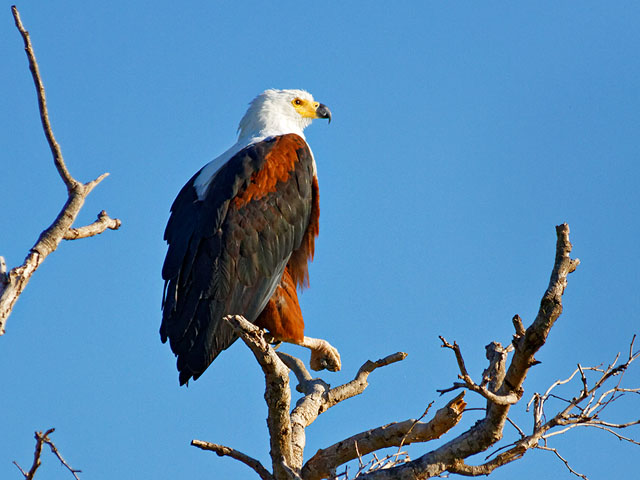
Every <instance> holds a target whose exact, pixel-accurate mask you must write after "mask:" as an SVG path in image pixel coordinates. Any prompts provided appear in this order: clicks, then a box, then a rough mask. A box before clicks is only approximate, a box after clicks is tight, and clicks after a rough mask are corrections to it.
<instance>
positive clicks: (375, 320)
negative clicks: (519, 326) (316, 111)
mask: <svg viewBox="0 0 640 480" xmlns="http://www.w3.org/2000/svg"><path fill="white" fill-rule="evenodd" d="M10 5H11V4H10V3H6V2H5V3H4V4H3V7H2V8H0V45H1V47H0V49H1V50H0V51H1V56H0V58H1V59H2V60H1V62H2V67H1V71H2V73H1V75H0V82H1V85H2V91H3V92H4V95H2V96H0V145H1V149H0V151H1V154H0V162H1V163H0V165H1V166H2V168H1V170H0V172H1V175H0V178H1V179H2V190H3V195H2V197H3V201H2V204H1V206H0V218H1V219H2V227H1V229H0V255H3V256H4V257H5V258H6V260H7V263H8V265H9V266H10V267H13V266H16V265H18V264H19V263H21V262H22V260H23V258H24V256H25V255H26V254H27V252H28V249H29V248H30V247H31V246H32V245H33V243H34V242H35V240H36V238H37V236H38V235H39V233H40V232H41V231H42V230H43V229H44V227H46V226H47V225H49V223H50V222H51V221H52V220H53V218H54V217H55V215H56V214H57V213H58V211H59V209H60V208H61V206H62V204H63V203H64V200H65V189H64V186H63V184H62V182H61V181H60V180H59V178H58V177H57V173H56V171H55V169H54V167H53V164H52V161H51V156H50V153H49V150H48V147H47V145H46V141H45V139H44V136H43V134H42V131H41V127H40V125H39V118H38V113H37V105H36V99H35V92H34V89H33V84H32V80H31V77H30V74H29V71H28V67H27V62H26V57H25V55H24V52H23V48H22V40H21V38H20V37H19V35H18V32H17V31H16V29H15V27H14V25H13V19H12V17H11V13H10ZM18 8H19V10H20V12H21V14H22V18H23V21H24V23H25V25H26V27H27V28H28V29H29V30H30V32H31V36H32V41H33V43H34V46H35V50H36V55H37V57H38V61H39V64H40V69H41V73H42V76H43V79H44V82H45V86H46V89H47V96H48V102H49V108H50V114H51V121H52V124H53V128H54V132H55V134H56V136H57V139H58V141H59V142H60V144H61V146H62V151H63V154H64V156H65V159H66V161H67V165H68V167H69V168H70V170H71V172H72V174H73V175H74V176H75V177H76V178H78V179H80V180H83V181H88V180H91V179H93V178H95V177H97V176H98V175H99V174H101V173H103V172H105V171H108V172H110V173H111V176H110V177H109V178H108V179H106V180H105V181H104V182H103V183H102V184H101V185H100V186H99V187H98V188H97V189H96V190H94V192H93V193H92V194H91V195H90V197H89V199H88V201H87V203H86V205H85V207H84V209H83V211H82V212H81V215H80V219H79V222H78V224H79V225H84V224H87V223H90V222H92V221H93V220H94V218H95V215H96V214H97V213H98V212H99V211H100V210H102V209H106V210H107V212H108V213H109V214H110V215H111V216H113V217H118V218H120V219H121V220H122V221H123V226H122V228H121V230H120V231H118V232H107V233H105V234H103V235H101V236H99V237H96V238H92V239H86V240H80V241H74V242H67V243H64V244H62V245H61V247H60V249H59V250H58V251H57V252H55V253H54V254H53V255H51V256H50V257H49V258H48V259H47V260H46V262H45V263H44V264H43V265H42V267H41V268H40V270H39V271H38V272H37V273H36V275H35V276H34V277H33V279H32V281H31V283H30V284H29V285H28V287H27V290H26V291H25V293H24V294H23V296H22V297H21V298H20V300H19V302H18V304H17V306H16V308H15V310H14V312H13V314H12V316H11V317H10V319H9V322H8V326H7V327H8V328H7V333H6V335H5V336H4V337H3V338H0V343H1V344H2V345H1V348H0V364H1V365H3V367H4V368H3V369H2V389H1V390H2V405H3V406H2V411H3V415H2V416H1V419H0V477H1V478H20V474H19V472H18V471H17V469H16V468H15V467H14V466H13V465H12V464H11V462H12V461H13V460H16V461H18V462H19V463H20V464H21V465H22V466H23V467H27V466H29V465H30V462H31V459H32V453H33V443H34V442H33V438H32V434H33V431H34V430H36V429H46V428H48V427H50V426H55V427H56V428H57V431H56V433H55V434H54V437H53V438H54V440H55V441H56V443H57V445H58V446H59V448H60V449H61V451H62V452H63V454H64V455H65V456H66V458H67V460H68V461H69V462H70V463H71V465H73V466H74V467H75V468H79V469H82V470H83V472H84V475H83V477H82V478H86V479H111V478H140V477H143V478H157V479H169V478H238V479H244V478H247V479H248V478H253V476H252V473H251V472H250V471H249V470H248V469H247V468H246V467H244V466H243V465H240V464H239V463H237V462H235V461H233V460H230V459H223V458H218V457H217V456H215V455H213V454H207V453H205V452H201V451H199V450H196V449H194V448H193V447H190V446H189V442H190V440H191V439H193V438H198V439H201V440H208V441H212V442H216V443H222V444H226V445H229V446H232V447H235V448H238V449H239V450H241V451H243V452H245V453H247V454H249V455H252V456H254V457H256V458H258V459H260V460H261V461H262V462H263V463H265V464H269V458H268V440H267V436H266V424H265V421H264V419H265V417H266V408H265V406H264V403H263V399H262V396H263V379H262V377H261V374H260V371H259V368H258V366H257V364H256V363H255V361H254V360H253V358H252V356H251V354H250V353H249V351H248V350H247V349H246V348H245V347H244V346H243V345H242V344H240V343H238V344H235V345H234V346H233V347H232V348H230V349H229V350H228V351H226V352H224V353H223V354H222V355H221V356H220V357H219V358H218V359H217V360H216V362H215V363H214V364H213V365H212V367H210V369H209V370H207V372H206V374H205V375H204V376H203V377H202V378H201V379H200V380H198V381H197V382H194V383H192V384H191V385H190V386H189V388H188V389H187V388H179V387H178V383H177V372H176V370H175V360H174V358H173V355H172V354H171V352H170V350H169V348H168V346H167V345H162V344H161V343H160V339H159V335H158V332H157V330H158V328H159V324H160V299H161V293H162V281H161V279H160V268H161V265H162V261H163V258H164V254H165V251H166V249H165V245H164V243H163V241H162V233H163V229H164V226H165V224H166V221H167V218H168V210H169V206H170V205H171V202H172V201H173V198H174V197H175V195H176V194H177V192H178V191H179V189H180V187H181V186H182V185H183V184H184V183H185V182H186V181H187V180H188V179H189V178H190V177H191V175H192V174H193V173H194V172H195V171H196V170H198V169H199V168H200V167H201V166H202V165H204V164H205V163H207V162H208V161H209V160H211V159H212V158H213V157H215V156H217V155H218V154H219V153H220V152H222V151H223V150H225V149H226V148H227V147H228V146H229V145H231V144H232V143H233V142H234V140H235V131H236V126H237V124H238V121H239V119H240V117H241V116H242V114H243V113H244V111H245V109H246V106H247V103H248V102H249V101H250V100H251V99H252V98H253V97H254V96H255V95H256V94H258V93H260V92H261V91H263V90H264V89H266V88H304V89H307V90H309V91H310V92H312V93H313V94H314V96H315V98H316V99H317V100H319V101H321V102H323V103H325V104H327V105H328V106H329V107H330V108H331V110H332V112H333V121H332V123H331V125H330V126H327V124H326V123H325V122H316V123H314V125H312V126H311V127H309V129H308V130H307V139H308V141H309V143H310V144H311V146H312V148H313V151H314V153H315V156H316V159H317V163H318V170H319V178H320V198H321V220H320V223H321V225H320V237H319V239H318V242H317V244H316V252H317V254H316V259H315V262H314V264H313V266H312V268H311V272H310V273H311V289H310V290H308V291H306V292H305V293H304V294H303V295H302V297H301V302H302V309H303V312H304V314H305V319H306V324H307V334H308V335H311V336H316V337H322V338H326V339H327V340H329V341H330V342H331V343H332V344H333V345H334V346H336V347H337V348H338V349H339V350H340V352H341V355H342V363H343V371H342V372H340V373H338V374H329V373H327V374H323V378H325V380H327V381H329V382H330V383H332V384H333V385H337V384H339V383H343V382H345V381H348V380H350V379H351V378H352V377H353V375H354V374H355V372H356V371H357V369H358V368H359V366H360V365H361V364H362V363H364V362H365V361H366V360H367V359H377V358H380V357H382V356H385V355H387V354H390V353H393V352H395V351H398V350H403V351H405V352H408V353H409V357H408V358H407V360H405V361H404V362H402V363H400V364H396V365H394V366H390V367H387V368H385V369H383V370H381V371H376V372H375V374H373V375H372V376H371V378H370V380H371V386H370V387H369V389H368V390H367V391H366V392H365V394H364V395H362V396H360V397H358V398H354V399H352V400H350V401H348V402H345V403H343V404H342V405H339V406H337V407H335V408H333V409H331V410H330V411H329V412H327V413H325V414H323V415H322V416H321V417H320V418H319V420H318V421H316V423H315V424H314V425H312V426H311V427H310V428H309V429H308V434H307V438H308V443H307V457H308V456H310V455H311V454H313V453H314V452H315V451H316V450H317V449H318V448H321V447H325V446H327V445H330V444H332V443H334V442H335V441H338V440H340V439H342V438H344V437H346V436H348V435H350V434H353V433H356V432H359V431H362V430H365V429H368V428H372V427H375V426H378V425H381V424H384V423H388V422H391V421H395V420H405V419H406V418H411V417H413V418H415V417H417V416H419V415H420V414H421V413H422V412H423V411H424V408H425V406H426V405H427V404H428V403H429V402H430V401H431V400H436V406H441V405H443V404H444V403H445V402H446V400H447V399H448V398H449V397H444V398H439V397H438V395H437V393H436V389H438V388H444V387H448V386H449V385H450V384H451V382H453V381H454V380H455V377H456V374H457V371H456V365H455V361H454V359H453V356H452V354H451V352H449V351H445V350H443V349H441V348H440V347H439V344H440V342H439V340H438V335H444V336H445V337H446V338H447V339H448V340H450V341H453V340H456V341H457V342H458V343H459V344H460V345H461V347H462V349H463V354H464V355H465V358H466V361H467V365H468V366H469V368H470V370H471V372H472V375H474V378H476V379H477V378H479V376H480V375H481V373H482V370H483V369H484V367H485V363H484V362H485V360H484V346H485V345H486V344H487V343H489V342H491V341H493V340H497V341H500V342H502V343H503V344H506V343H508V342H509V341H510V339H511V335H512V333H513V332H512V331H513V327H512V326H511V320H510V319H511V317H512V316H513V315H514V314H515V313H519V314H520V315H521V316H522V317H523V319H524V320H525V322H530V321H531V320H532V319H533V317H534V316H535V313H536V311H537V307H538V305H539V301H540V297H541V295H542V293H543V292H544V290H545V288H546V286H547V282H548V278H549V274H550V271H551V266H552V263H553V256H554V245H555V231H554V226H555V225H556V224H558V223H562V222H565V221H566V222H568V223H569V225H570V227H571V240H572V242H573V244H574V256H576V257H579V258H580V260H581V262H582V263H581V265H580V267H579V269H578V270H577V271H576V272H575V273H574V274H572V275H571V276H570V278H569V286H568V288H567V291H566V294H565V297H564V306H565V310H564V312H565V313H564V314H563V316H562V317H561V318H560V320H559V321H558V323H557V325H556V326H555V327H554V329H553V330H552V332H551V335H550V337H549V341H548V343H547V345H545V347H544V348H543V350H542V351H541V352H540V353H539V355H538V359H539V360H541V361H542V364H541V365H540V366H537V367H535V368H534V369H533V370H532V371H531V372H530V374H529V377H528V378H527V381H526V383H525V389H526V391H525V398H526V399H528V398H530V396H531V395H532V394H533V393H534V392H536V391H541V390H544V389H546V387H547V386H548V385H549V384H551V383H552V382H553V381H555V380H556V379H558V378H561V377H566V376H568V375H569V374H570V373H571V372H572V371H573V369H574V368H575V366H576V364H577V363H578V362H580V363H582V364H583V365H592V364H599V363H602V362H608V361H610V360H612V359H613V357H614V356H615V354H616V353H617V352H618V351H621V350H622V351H626V350H627V349H628V343H629V341H630V339H631V337H632V335H633V334H634V333H639V325H640V321H639V319H638V311H640V295H638V285H639V283H640V274H639V273H638V272H639V271H640V243H639V242H638V240H637V239H638V238H639V237H640V217H639V215H638V205H640V194H639V193H638V189H637V183H638V178H639V177H640V170H639V167H638V160H639V157H640V148H639V142H638V132H639V129H640V95H639V92H640V90H639V89H638V79H639V78H640V57H638V54H637V52H638V47H639V46H640V30H639V29H638V28H637V25H638V21H639V20H640V7H639V6H638V4H637V3H636V2H622V1H621V2H608V3H605V2H588V1H587V2H579V3H578V2H535V3H530V4H528V5H523V4H521V3H519V4H516V3H513V2H402V1H400V2H393V3H390V2H367V3H364V2H358V3H356V2H293V1H291V2H277V3H275V2H274V3H271V4H267V3H265V2H233V1H217V2H188V3H182V4H180V5H179V6H178V5H177V4H176V3H175V2H168V1H157V2H118V1H115V2H102V3H93V2H79V1H69V2H64V3H63V4H62V3H57V4H54V3H52V2H23V4H18ZM284 350H285V351H288V352H290V353H294V354H299V355H301V356H302V358H304V359H305V361H308V355H307V353H306V352H304V351H302V350H301V349H299V348H297V347H285V348H284ZM471 366H472V367H471ZM639 372H640V370H636V371H631V372H630V373H629V374H628V377H627V382H628V385H629V386H632V385H633V386H638V385H640V373H639ZM574 387H575V389H578V388H579V385H577V384H576V385H574ZM576 391H577V390H576ZM572 394H573V390H568V391H567V392H566V395H567V396H571V395H572ZM450 396H451V394H450ZM469 397H470V398H471V401H470V406H472V407H479V406H482V405H483V403H484V402H483V401H481V399H479V398H474V397H473V396H471V395H469ZM637 405H638V403H637V400H636V401H635V403H633V402H632V401H627V402H626V403H625V400H621V401H620V403H619V406H616V405H614V407H613V408H612V409H611V411H610V414H611V417H609V418H610V419H611V420H612V421H616V420H618V421H621V420H630V419H631V418H630V415H633V413H629V412H637V411H638V406H637ZM478 415H479V413H478V412H474V411H470V412H468V413H467V414H466V419H465V425H467V426H468V425H470V424H472V423H473V422H474V421H475V420H476V419H477V418H478ZM528 415H529V414H527V413H526V412H524V406H523V405H521V406H518V407H516V408H515V409H514V412H513V417H512V418H513V419H514V420H515V421H517V422H518V423H519V424H520V425H521V427H522V428H525V429H527V431H528V429H529V428H530V425H531V420H530V418H529V416H528ZM463 427H464V426H461V427H459V428H458V429H457V430H455V431H454V432H453V434H455V433H456V432H457V433H461V432H462V431H463ZM638 430H639V429H637V428H636V430H635V431H634V432H627V433H633V434H634V435H635V437H636V438H638V437H640V431H638ZM514 433H515V432H514V431H513V430H509V429H507V430H505V436H506V438H508V439H512V440H515V439H516V437H515V435H514ZM451 435H452V434H450V435H449V436H448V437H446V438H445V439H449V438H452V436H451ZM435 445H437V444H434V445H422V446H418V447H416V448H412V449H411V450H410V453H411V454H412V456H419V455H420V454H421V452H426V451H428V450H429V449H431V448H433V447H434V446H435ZM551 445H552V446H555V447H557V448H558V449H559V450H560V452H561V453H562V454H563V455H564V456H565V457H566V458H567V459H568V460H569V461H570V462H571V464H572V466H573V467H574V468H575V469H576V470H577V471H579V472H581V473H584V474H587V475H588V476H589V478H591V479H592V480H593V479H598V478H628V477H629V474H630V471H632V469H635V467H634V465H633V464H632V463H631V462H629V461H628V459H629V457H630V456H631V455H637V454H638V448H640V447H634V446H631V445H627V444H623V443H620V442H618V441H617V440H616V439H615V438H613V437H610V436H608V435H607V434H606V433H604V432H594V431H590V430H589V431H587V430H579V429H578V430H573V431H572V432H570V433H569V434H567V435H566V436H565V437H563V438H559V437H554V440H553V442H552V444H551ZM475 461H476V462H481V461H482V458H477V459H475ZM514 475H517V476H518V477H519V478H522V479H534V478H536V479H537V478H547V477H549V476H553V478H560V479H563V478H567V479H569V478H575V477H573V476H572V475H571V474H570V473H569V472H568V471H567V470H566V468H565V467H564V466H563V465H562V463H561V462H559V461H558V460H557V459H556V458H555V457H553V455H552V454H551V453H548V452H542V451H534V452H530V453H528V454H527V455H526V456H525V458H524V459H522V460H521V461H519V462H516V463H514V464H512V465H509V466H507V467H504V468H503V469H501V470H499V471H496V472H495V473H494V474H493V475H492V477H493V478H496V479H501V478H505V479H506V478H513V476H514ZM39 477H41V478H49V479H57V478H68V477H69V473H68V472H66V471H64V470H63V469H62V468H61V467H60V466H59V465H58V463H57V461H56V460H55V459H54V458H52V457H51V456H50V455H49V454H47V455H46V456H45V458H44V464H43V466H42V471H41V472H40V474H39Z"/></svg>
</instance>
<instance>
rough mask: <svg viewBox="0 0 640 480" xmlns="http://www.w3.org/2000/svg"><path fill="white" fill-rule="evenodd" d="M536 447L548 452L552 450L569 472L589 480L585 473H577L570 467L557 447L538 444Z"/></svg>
mask: <svg viewBox="0 0 640 480" xmlns="http://www.w3.org/2000/svg"><path fill="white" fill-rule="evenodd" d="M537 448H539V449H540V450H548V451H550V452H553V453H554V454H555V455H556V457H558V458H559V459H560V460H562V463H564V464H565V466H566V467H567V468H568V469H569V471H570V472H571V473H573V474H574V475H575V476H576V477H580V478H583V479H584V480H589V479H588V478H587V476H586V475H583V474H581V473H578V472H576V471H575V470H574V469H573V468H571V465H569V462H568V461H567V460H566V459H565V458H564V457H563V456H562V455H560V453H558V450H557V449H555V448H551V447H544V446H542V445H538V447H537Z"/></svg>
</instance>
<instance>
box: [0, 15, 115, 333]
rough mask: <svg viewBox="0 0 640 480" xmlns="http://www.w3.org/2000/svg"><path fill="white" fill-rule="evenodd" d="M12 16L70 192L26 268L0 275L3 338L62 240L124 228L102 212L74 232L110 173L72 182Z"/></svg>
mask: <svg viewBox="0 0 640 480" xmlns="http://www.w3.org/2000/svg"><path fill="white" fill-rule="evenodd" d="M11 12H12V13H13V18H14V21H15V24H16V28H17V29H18V31H19V32H20V35H21V36H22V40H23V42H24V49H25V52H26V55H27V59H28V61H29V69H30V71H31V76H32V78H33V82H34V84H35V87H36V95H37V98H38V109H39V112H40V120H41V123H42V128H43V130H44V134H45V137H46V138H47V142H48V143H49V148H50V149H51V154H52V155H53V163H54V165H55V167H56V169H57V170H58V174H59V175H60V178H61V179H62V181H63V182H64V184H65V187H66V189H67V201H66V202H65V204H64V206H63V207H62V210H61V211H60V213H59V214H58V216H57V217H56V219H55V220H54V221H53V223H52V224H51V225H50V226H49V227H48V228H47V229H46V230H44V231H43V232H42V233H41V234H40V237H39V238H38V240H37V242H36V243H35V245H34V246H33V247H31V250H30V252H29V254H28V255H27V257H26V258H25V260H24V262H23V264H22V265H20V266H18V267H15V268H13V269H11V270H10V271H9V272H8V273H6V272H2V273H0V335H2V334H4V332H5V325H6V322H7V319H8V318H9V315H10V314H11V312H12V310H13V307H14V306H15V303H16V301H17V300H18V298H19V297H20V295H21V294H22V292H23V291H24V289H25V287H26V286H27V283H28V282H29V280H30V279H31V276H32V275H33V274H34V273H35V271H36V270H37V269H38V267H39V266H40V264H42V262H43V261H44V259H45V258H46V257H47V256H48V255H49V254H50V253H52V252H53V251H55V250H56V249H57V248H58V245H59V244H60V242H61V241H62V240H63V239H66V240H71V239H76V238H86V237H90V236H94V235H98V234H100V233H102V232H104V231H105V230H107V229H112V230H117V229H118V228H119V227H120V224H121V222H120V220H118V219H112V218H110V217H109V216H108V215H107V213H106V212H105V211H104V210H103V211H102V212H101V213H100V214H99V215H98V220H97V221H96V222H94V223H92V224H91V225H88V226H86V227H80V228H77V229H73V228H71V227H72V225H73V222H74V221H75V220H76V218H77V216H78V213H79V212H80V209H81V208H82V206H83V205H84V202H85V199H86V198H87V196H88V195H89V193H91V191H92V190H93V189H94V188H95V187H96V186H97V185H98V184H99V183H100V182H101V181H102V180H103V179H104V178H106V176H107V175H108V173H104V174H102V175H100V176H99V177H98V178H96V179H95V180H92V181H90V182H87V183H81V182H79V181H77V180H76V179H75V178H73V176H72V175H71V173H70V172H69V170H68V168H67V166H66V164H65V161H64V158H63V156H62V149H61V148H60V145H59V144H58V142H57V141H56V139H55V136H54V134H53V129H52V128H51V121H50V119H49V112H48V110H47V99H46V96H45V90H44V84H43V83H42V78H41V76H40V69H39V68H38V63H37V62H36V56H35V53H34V51H33V46H32V45H31V39H30V37H29V32H27V30H26V29H25V28H24V26H23V24H22V20H21V19H20V14H19V12H18V9H17V8H16V7H15V6H12V7H11Z"/></svg>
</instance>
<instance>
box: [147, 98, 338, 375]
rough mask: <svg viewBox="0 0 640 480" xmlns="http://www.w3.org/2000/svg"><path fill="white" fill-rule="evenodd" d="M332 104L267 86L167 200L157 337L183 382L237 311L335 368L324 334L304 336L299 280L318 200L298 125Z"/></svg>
mask: <svg viewBox="0 0 640 480" xmlns="http://www.w3.org/2000/svg"><path fill="white" fill-rule="evenodd" d="M315 118H323V119H327V120H328V121H329V122H330V121H331V111H330V110H329V108H328V107H327V106H326V105H323V104H322V103H319V102H316V101H315V100H314V99H313V96H312V95H311V94H310V93H308V92H306V91H304V90H274V89H270V90H266V91H265V92H263V93H261V94H260V95H258V96H257V97H256V98H255V99H254V100H253V101H252V102H251V103H250V104H249V108H248V110H247V112H246V113H245V115H244V116H243V117H242V119H241V120H240V125H239V127H238V141H237V142H236V143H235V144H234V145H233V146H232V147H231V148H229V149H228V150H227V151H226V152H224V153H223V154H222V155H220V156H219V157H217V158H216V159H214V160H213V161H211V162H210V163H208V164H207V165H205V166H204V167H203V168H202V169H200V171H198V172H197V173H196V174H195V175H194V176H193V177H192V178H191V180H189V181H188V182H187V184H186V185H185V186H184V187H183V188H182V190H181V191H180V193H179V194H178V196H177V197H176V199H175V201H174V202H173V205H172V206H171V215H170V217H169V221H168V223H167V227H166V230H165V233H164V239H165V240H166V242H167V243H168V251H167V256H166V258H165V261H164V265H163V267H162V278H163V279H164V281H165V284H164V291H163V298H162V324H161V326H160V337H161V340H162V342H163V343H166V342H167V340H168V341H169V344H170V346H171V350H172V351H173V353H174V354H175V355H176V356H177V366H178V371H179V381H180V385H184V384H185V383H187V382H188V381H189V380H190V379H191V378H193V379H194V380H196V379H198V377H200V375H202V373H203V372H204V371H205V370H206V369H207V367H208V366H209V365H210V364H211V362H213V360H214V359H215V358H216V357H217V356H218V354H219V353H220V352H222V351H223V350H225V349H227V348H229V346H231V344H232V343H233V342H234V341H235V340H236V339H237V335H236V333H235V332H234V330H233V329H232V328H231V326H230V325H229V324H228V323H227V322H226V321H225V320H224V317H225V316H227V315H242V316H244V317H245V318H246V319H247V320H249V321H250V322H252V323H254V324H255V325H257V326H259V327H261V328H263V329H266V330H267V331H268V332H269V335H270V340H271V341H273V342H274V343H277V342H289V343H294V344H297V345H301V346H303V347H307V348H309V349H310V350H311V361H310V366H311V368H312V369H314V370H322V369H324V368H326V369H328V370H331V371H337V370H340V366H341V364H340V355H339V353H338V351H337V350H336V349H335V348H334V347H333V346H331V345H330V344H329V343H328V342H327V341H325V340H321V339H316V338H310V337H305V336H304V321H303V318H302V312H301V310H300V305H299V303H298V294H297V289H298V288H300V289H302V288H304V287H308V285H309V272H308V262H309V261H311V260H313V254H314V244H315V238H316V236H317V235H318V220H319V215H320V204H319V197H318V177H317V174H316V162H315V159H314V157H313V153H312V152H311V149H310V148H309V145H308V144H307V142H306V139H305V136H304V133H303V130H304V129H305V128H306V127H307V126H309V125H310V124H311V121H312V120H313V119H315Z"/></svg>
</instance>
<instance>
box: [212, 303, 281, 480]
mask: <svg viewBox="0 0 640 480" xmlns="http://www.w3.org/2000/svg"><path fill="white" fill-rule="evenodd" d="M225 320H226V321H227V322H229V323H230V324H231V326H232V327H233V329H234V330H235V332H236V333H237V334H238V335H239V336H240V338H242V340H243V341H244V343H245V344H246V345H247V346H248V347H249V348H250V349H251V351H252V352H253V355H254V356H255V357H256V360H257V361H258V363H259V364H260V366H261V367H262V371H263V373H264V375H265V381H266V392H265V395H264V397H265V400H266V402H267V407H268V410H269V415H268V417H267V425H268V427H269V437H270V439H271V452H270V453H271V461H272V464H273V476H274V477H275V478H276V479H277V480H280V479H288V478H291V475H290V472H289V470H290V467H291V466H292V465H293V460H292V457H293V454H292V448H291V422H290V419H289V406H290V405H291V391H290V390H289V369H288V368H287V367H286V365H285V364H284V363H282V360H280V357H278V355H277V354H276V352H275V351H274V350H273V348H271V346H270V345H269V343H268V342H267V341H266V339H265V338H264V334H263V331H262V330H261V329H260V328H258V327H256V326H255V325H254V324H252V323H251V322H249V321H248V320H246V319H245V318H244V317H242V316H240V315H229V316H227V317H225Z"/></svg>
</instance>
